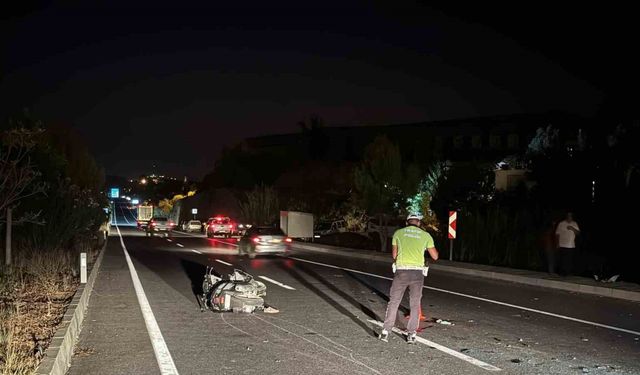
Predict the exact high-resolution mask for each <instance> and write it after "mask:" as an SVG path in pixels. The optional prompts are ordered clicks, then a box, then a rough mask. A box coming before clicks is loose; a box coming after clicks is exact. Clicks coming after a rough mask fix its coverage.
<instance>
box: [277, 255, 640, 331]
mask: <svg viewBox="0 0 640 375" xmlns="http://www.w3.org/2000/svg"><path fill="white" fill-rule="evenodd" d="M289 258H291V259H295V260H298V261H301V262H306V263H312V264H317V265H319V266H323V267H329V268H335V269H339V270H344V271H349V272H354V273H359V274H362V275H367V276H372V277H377V278H379V279H385V280H393V279H392V278H391V277H385V276H380V275H376V274H373V273H369V272H363V271H358V270H354V269H351V268H344V267H338V266H334V265H331V264H324V263H319V262H314V261H312V260H306V259H301V258H296V257H289ZM424 288H425V289H431V290H435V291H437V292H442V293H448V294H453V295H456V296H460V297H466V298H471V299H475V300H478V301H483V302H488V303H493V304H496V305H501V306H506V307H511V308H514V309H519V310H525V311H530V312H533V313H536V314H541V315H547V316H552V317H554V318H559V319H564V320H570V321H572V322H576V323H582V324H587V325H591V326H595V327H601V328H606V329H610V330H613V331H618V332H624V333H629V334H632V335H636V336H640V332H639V331H633V330H630V329H626V328H620V327H615V326H610V325H607V324H602V323H597V322H592V321H589V320H583V319H578V318H573V317H571V316H566V315H561V314H556V313H552V312H548V311H542V310H537V309H533V308H530V307H524V306H519V305H514V304H511V303H506V302H501V301H495V300H492V299H488V298H482V297H477V296H472V295H469V294H464V293H459V292H454V291H451V290H446V289H441V288H436V287H433V286H426V285H425V286H424Z"/></svg>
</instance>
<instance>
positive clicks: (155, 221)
mask: <svg viewBox="0 0 640 375" xmlns="http://www.w3.org/2000/svg"><path fill="white" fill-rule="evenodd" d="M175 226H176V225H175V223H174V222H173V221H171V220H169V219H167V218H166V217H153V218H151V220H149V224H148V225H147V228H146V232H147V237H151V236H153V235H154V234H155V233H164V234H165V235H167V236H169V235H171V232H172V231H173V228H174V227H175Z"/></svg>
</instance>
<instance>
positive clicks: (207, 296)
mask: <svg viewBox="0 0 640 375" xmlns="http://www.w3.org/2000/svg"><path fill="white" fill-rule="evenodd" d="M266 294H267V287H266V285H264V283H261V282H260V281H257V280H254V279H253V276H251V275H249V274H248V273H246V272H244V271H242V270H238V269H234V270H233V273H232V274H229V275H228V277H227V278H226V279H225V278H223V277H222V275H220V274H218V273H216V272H215V270H214V269H213V267H210V266H207V270H206V272H205V275H204V280H203V281H202V295H200V296H198V300H199V302H200V310H201V311H204V309H205V308H207V309H209V310H211V311H216V312H238V313H239V312H244V313H252V312H254V311H262V310H264V309H265V304H264V298H263V297H264V296H265V295H266Z"/></svg>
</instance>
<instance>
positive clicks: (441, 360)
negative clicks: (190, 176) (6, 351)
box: [69, 218, 640, 374]
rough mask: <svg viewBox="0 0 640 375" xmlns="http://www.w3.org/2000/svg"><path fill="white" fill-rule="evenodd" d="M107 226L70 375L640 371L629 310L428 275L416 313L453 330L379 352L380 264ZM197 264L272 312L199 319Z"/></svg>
mask: <svg viewBox="0 0 640 375" xmlns="http://www.w3.org/2000/svg"><path fill="white" fill-rule="evenodd" d="M129 220H131V219H130V218H129ZM113 229H114V231H112V237H111V238H110V240H109V244H108V247H107V253H106V255H105V260H104V264H103V268H102V269H101V272H100V274H99V278H98V280H97V281H98V284H97V286H96V290H95V292H94V295H93V296H92V298H91V301H90V307H89V311H88V315H87V319H86V321H85V327H84V328H83V331H82V334H81V337H80V342H79V344H78V354H77V355H76V356H75V357H74V359H73V361H72V366H71V368H70V370H69V373H70V374H86V373H92V374H96V373H104V374H122V373H136V374H147V373H148V374H157V373H161V370H160V366H163V369H164V373H172V371H173V369H175V370H176V371H177V372H179V373H182V374H210V373H219V374H254V373H255V374H300V373H313V374H323V373H327V374H333V373H342V374H352V373H354V374H357V373H364V374H371V373H373V374H378V373H379V374H391V373H398V372H400V373H406V374H481V373H491V372H494V371H495V372H500V373H507V374H572V373H575V374H580V373H593V374H605V373H607V374H609V373H620V374H640V361H639V360H638V359H639V358H640V342H639V341H638V339H639V337H640V335H638V334H637V332H640V320H639V319H638V317H639V316H640V304H637V303H630V302H625V301H621V300H616V299H609V298H604V297H595V296H588V295H581V294H574V293H567V292H562V291H555V290H547V289H543V288H536V287H530V286H524V285H519V284H513V283H504V282H496V281H491V280H485V279H481V278H471V277H464V276H459V275H454V274H449V273H442V272H441V273H437V272H431V274H430V275H429V277H428V278H427V279H426V284H425V286H426V287H427V288H425V290H424V296H423V304H422V308H423V312H424V314H425V315H426V316H427V318H428V319H430V320H437V319H443V320H446V321H448V322H450V323H452V325H444V324H439V323H434V324H433V326H431V327H426V328H425V329H424V330H423V331H422V332H421V333H420V334H419V336H420V337H422V338H423V339H424V340H422V341H421V342H419V343H418V344H417V345H415V346H412V345H407V344H406V343H405V341H404V338H403V337H402V336H401V335H399V334H396V335H393V336H392V337H391V339H390V342H389V343H383V342H381V341H379V340H377V339H376V337H375V336H374V332H377V331H378V330H379V327H378V326H377V325H376V324H375V323H374V322H376V321H381V320H382V319H383V318H384V312H385V308H386V301H387V296H388V291H389V287H390V283H391V282H390V280H389V279H390V278H391V277H392V276H393V274H392V273H391V270H390V269H389V266H388V264H383V263H380V262H375V261H371V262H366V261H362V260H356V259H350V258H346V257H340V256H330V255H319V254H314V253H310V252H305V251H301V250H295V248H294V250H293V251H292V253H291V254H289V255H288V256H287V257H279V256H278V257H268V258H256V259H248V258H245V257H239V256H238V255H237V246H236V241H235V240H233V239H230V240H225V239H206V238H204V237H203V236H201V235H199V234H183V233H178V232H175V233H174V234H173V236H172V237H171V238H162V237H153V238H146V237H144V236H143V233H142V232H138V231H136V230H135V229H133V228H125V227H119V231H120V233H121V238H122V242H121V241H120V236H119V235H118V231H117V230H115V229H116V228H113ZM122 244H124V246H125V247H126V249H127V253H128V254H129V255H130V258H131V262H132V265H133V267H134V269H135V270H136V273H137V276H138V278H139V280H140V286H141V289H142V290H143V292H142V293H143V294H144V296H145V297H146V300H147V301H148V306H149V309H147V310H149V311H151V313H152V316H153V318H154V320H155V322H156V323H157V325H156V326H155V328H157V330H158V331H157V332H159V333H160V340H158V334H157V332H156V331H155V330H154V326H153V324H150V323H149V321H148V319H147V320H145V317H144V316H143V314H142V312H141V311H142V310H141V308H140V306H141V305H140V296H139V295H138V294H139V293H138V294H137V293H136V290H135V286H134V282H133V281H132V276H131V271H130V267H129V266H128V264H127V261H126V257H125V251H123V246H122ZM206 265H212V266H214V267H215V268H216V269H217V270H218V271H219V272H220V273H223V274H224V273H229V272H231V271H232V270H233V268H234V267H236V268H242V269H244V270H246V271H247V272H249V273H250V274H252V275H254V276H255V277H256V278H260V280H262V281H263V282H265V284H266V285H267V292H268V294H267V297H266V302H267V303H268V304H270V305H272V306H275V307H276V308H278V309H279V310H280V312H279V313H277V314H266V313H255V314H233V313H213V312H210V311H205V312H200V309H199V306H198V302H197V300H196V298H195V296H194V291H197V290H198V286H199V285H200V284H201V281H202V276H203V274H204V269H205V267H206ZM346 269H348V270H346ZM474 297H476V298H474ZM478 298H481V299H478ZM500 303H508V304H511V305H514V306H505V305H503V304H500ZM403 306H406V307H408V301H407V300H405V301H404V302H403ZM515 306H522V307H526V308H529V309H534V310H538V311H540V312H541V313H536V312H532V311H530V310H523V309H521V308H517V307H515ZM543 313H547V314H543ZM548 313H551V314H555V315H554V316H550V315H548ZM400 315H403V314H400ZM404 323H405V320H404V319H399V320H398V323H397V326H398V327H399V328H404ZM594 324H596V325H594ZM597 324H600V325H606V326H607V327H602V326H598V325H597ZM423 326H425V324H424V323H423ZM149 331H151V332H152V333H151V336H152V337H153V338H154V339H153V342H154V344H155V347H156V348H155V350H154V345H152V340H150V333H149ZM633 332H636V333H633ZM163 345H164V346H163ZM158 358H160V361H159V360H158ZM168 361H169V362H168ZM159 362H160V364H159ZM171 365H174V366H175V367H171ZM492 370H493V371H492ZM498 370H499V371H498Z"/></svg>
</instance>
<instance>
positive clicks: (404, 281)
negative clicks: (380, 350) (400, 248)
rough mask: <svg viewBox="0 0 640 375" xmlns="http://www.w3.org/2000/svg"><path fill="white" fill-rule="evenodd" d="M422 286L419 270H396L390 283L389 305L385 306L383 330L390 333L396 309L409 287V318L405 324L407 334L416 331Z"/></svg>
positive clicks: (396, 312)
mask: <svg viewBox="0 0 640 375" xmlns="http://www.w3.org/2000/svg"><path fill="white" fill-rule="evenodd" d="M423 285H424V276H423V275H422V271H420V270H397V271H396V273H395V275H394V277H393V282H392V283H391V291H390V292H389V304H388V305H387V313H386V315H385V318H384V329H385V330H387V331H391V329H392V328H393V326H394V325H395V323H396V316H397V315H398V307H400V302H402V297H403V296H404V292H405V290H406V289H407V287H409V306H411V317H410V318H409V323H408V324H407V332H409V333H414V332H416V330H417V329H418V324H419V319H420V300H421V299H422V287H423Z"/></svg>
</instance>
